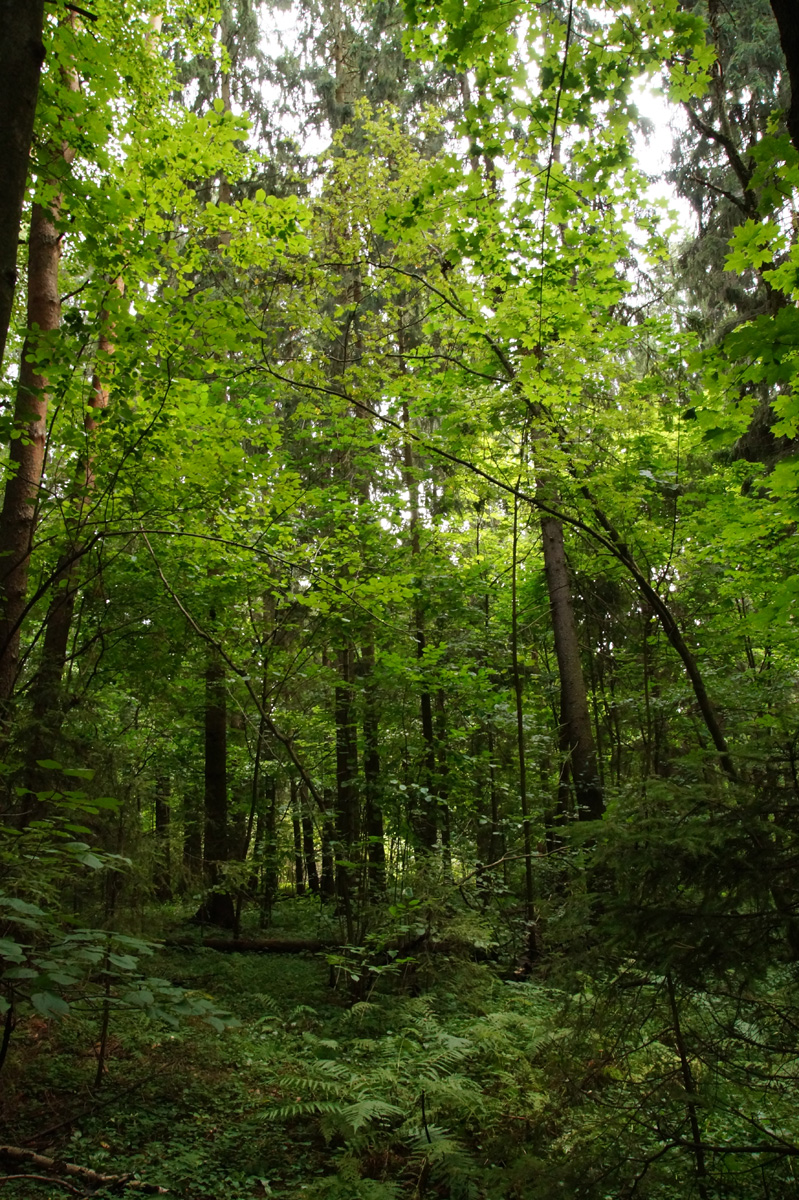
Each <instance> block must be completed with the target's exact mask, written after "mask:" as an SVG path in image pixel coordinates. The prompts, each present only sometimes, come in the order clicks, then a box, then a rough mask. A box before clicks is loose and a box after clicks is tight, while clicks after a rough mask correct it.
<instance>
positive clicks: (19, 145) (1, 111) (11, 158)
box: [0, 0, 45, 366]
mask: <svg viewBox="0 0 799 1200" xmlns="http://www.w3.org/2000/svg"><path fill="white" fill-rule="evenodd" d="M43 28H44V0H0V163H1V164H2V170H0V366H2V363H3V356H4V354H5V347H6V338H7V336H8V327H9V324H10V322H11V311H12V308H13V304H14V290H15V288H16V284H17V249H18V246H19V229H20V223H21V221H22V203H23V200H24V197H25V184H26V182H27V179H28V168H29V167H30V151H31V143H32V141H33V121H34V117H35V115H36V99H37V96H38V93H39V76H40V74H41V69H42V63H43V62H44V57H45V50H44V45H43V43H42V31H43Z"/></svg>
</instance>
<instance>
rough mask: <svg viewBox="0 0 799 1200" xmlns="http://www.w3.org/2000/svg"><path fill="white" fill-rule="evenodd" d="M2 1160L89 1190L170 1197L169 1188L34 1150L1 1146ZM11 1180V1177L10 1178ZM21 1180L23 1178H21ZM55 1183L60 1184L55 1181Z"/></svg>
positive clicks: (0, 1156)
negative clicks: (127, 1190) (63, 1177)
mask: <svg viewBox="0 0 799 1200" xmlns="http://www.w3.org/2000/svg"><path fill="white" fill-rule="evenodd" d="M0 1158H3V1159H5V1160H6V1162H11V1163H26V1164H30V1166H32V1167H36V1168H37V1169H38V1170H39V1171H46V1172H47V1173H48V1174H52V1175H68V1176H69V1178H70V1179H79V1180H80V1182H81V1183H83V1184H85V1185H86V1186H87V1187H89V1188H101V1187H116V1188H123V1187H124V1188H135V1189H136V1191H139V1192H145V1193H146V1194H147V1195H149V1196H168V1195H169V1192H168V1189H167V1188H162V1187H159V1185H158V1184H157V1183H145V1182H144V1180H142V1179H136V1178H135V1177H134V1176H133V1175H130V1174H128V1175H103V1174H101V1173H100V1172H99V1171H93V1170H92V1169H91V1167H80V1166H78V1164H77V1163H71V1162H65V1161H64V1160H63V1159H60V1158H47V1157H46V1155H44V1154H36V1152H35V1151H34V1150H24V1149H23V1148H22V1147H21V1146H0ZM9 1178H11V1177H9ZM20 1178H23V1177H22V1176H20ZM53 1182H54V1183H56V1182H59V1181H58V1180H56V1179H54V1180H53Z"/></svg>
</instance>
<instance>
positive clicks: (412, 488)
mask: <svg viewBox="0 0 799 1200" xmlns="http://www.w3.org/2000/svg"><path fill="white" fill-rule="evenodd" d="M398 349H399V353H400V362H401V363H402V355H403V354H404V353H405V344H404V331H403V329H402V328H400V335H399V345H398ZM402 423H403V426H404V427H405V430H406V433H407V434H408V436H407V437H405V439H404V441H403V446H402V457H403V482H404V484H405V490H406V491H407V493H408V506H409V509H410V521H409V532H410V541H411V559H412V561H413V564H414V569H415V570H416V571H418V569H419V568H418V559H419V554H420V550H421V542H420V538H419V484H418V481H417V478H416V469H415V462H414V454H413V442H412V440H411V437H410V432H411V415H410V410H409V408H408V405H407V404H403V406H402ZM413 623H414V635H415V641H416V660H417V662H418V663H419V664H420V666H421V664H422V663H423V662H424V652H425V647H426V645H427V636H426V632H425V621H424V609H423V607H422V601H421V578H419V577H418V576H417V578H416V588H415V596H414V602H413ZM419 717H420V721H421V726H422V741H423V742H424V756H423V759H422V774H421V780H422V783H421V796H420V798H417V800H416V801H415V804H414V808H413V810H412V812H411V827H412V829H413V832H414V835H415V838H416V841H417V843H418V845H419V847H420V849H422V850H426V851H431V850H434V849H435V845H436V838H437V835H438V824H437V821H436V811H435V808H436V804H435V777H436V739H435V731H434V728H433V701H432V697H431V695H430V688H429V686H428V684H427V681H426V679H425V678H424V674H423V673H422V682H421V691H420V693H419Z"/></svg>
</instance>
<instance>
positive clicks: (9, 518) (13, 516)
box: [0, 73, 78, 721]
mask: <svg viewBox="0 0 799 1200" xmlns="http://www.w3.org/2000/svg"><path fill="white" fill-rule="evenodd" d="M64 86H65V87H67V88H69V89H70V90H71V91H77V89H78V78H77V76H76V75H75V74H74V73H65V74H64ZM0 116H2V114H0ZM53 155H54V157H58V158H60V160H61V168H60V169H61V172H63V169H64V166H65V165H66V166H68V165H69V164H70V163H71V162H72V160H73V158H74V157H75V151H74V149H72V148H71V147H69V146H61V147H60V148H58V149H56V148H55V147H53ZM2 166H3V169H4V166H5V164H2ZM58 174H59V172H58V171H55V170H54V175H55V177H56V178H58ZM61 202H62V197H61V195H60V194H59V195H57V196H56V197H55V198H54V199H53V201H52V203H51V204H50V207H49V208H45V207H44V206H43V205H41V204H34V205H33V208H32V210H31V220H30V231H29V234H28V298H27V313H26V325H27V330H28V332H27V335H26V337H25V342H24V344H23V347H22V361H21V362H20V368H19V380H18V383H17V393H16V398H15V402H14V428H15V432H16V434H17V436H16V437H15V438H14V439H13V440H12V442H11V448H10V454H9V461H10V466H11V472H12V473H11V474H10V475H9V478H8V482H7V483H6V487H5V492H4V494H3V506H2V511H0V721H2V720H3V718H5V717H7V716H8V709H9V702H10V699H11V695H12V693H13V690H14V686H15V684H16V680H17V673H18V670H19V641H20V630H21V626H22V621H23V618H24V616H25V605H26V599H27V593H28V573H29V569H30V556H31V550H32V547H33V537H34V534H35V531H36V519H37V514H38V500H39V487H40V485H41V479H42V470H43V468H44V453H45V438H46V433H47V404H48V395H47V386H48V385H47V378H46V377H45V376H44V375H43V374H42V373H41V372H40V371H38V370H37V369H36V365H35V363H34V362H33V361H31V360H32V359H35V357H36V351H37V349H38V347H39V344H40V341H41V339H42V335H44V336H45V337H46V335H47V334H51V333H54V332H55V330H57V329H58V327H59V325H60V324H61V298H60V296H59V292H58V264H59V261H60V258H61V235H60V233H59V231H58V220H59V217H60V214H61Z"/></svg>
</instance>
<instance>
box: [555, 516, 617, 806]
mask: <svg viewBox="0 0 799 1200" xmlns="http://www.w3.org/2000/svg"><path fill="white" fill-rule="evenodd" d="M541 535H542V539H543V549H544V570H545V573H546V580H547V591H548V593H549V610H550V614H551V619H552V631H553V635H554V639H555V654H556V656H557V660H558V674H559V677H560V747H561V753H562V761H563V765H564V767H565V768H567V769H568V770H569V771H570V772H571V778H572V782H573V785H574V796H575V802H576V806H577V816H578V817H579V819H580V820H588V821H596V820H598V819H599V818H600V817H601V816H602V813H603V812H604V804H603V800H602V787H601V784H600V782H599V771H598V769H597V758H596V748H595V746H594V735H593V731H592V729H591V714H590V712H589V709H588V697H587V694H586V688H585V678H584V676H583V668H582V663H581V662H580V646H579V642H578V640H577V622H576V621H575V617H574V607H573V605H572V594H571V580H570V579H569V571H568V567H567V565H566V551H565V547H564V544H563V526H562V525H561V523H560V521H558V520H557V519H556V518H555V517H543V518H542V520H541ZM562 782H563V776H562Z"/></svg>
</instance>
